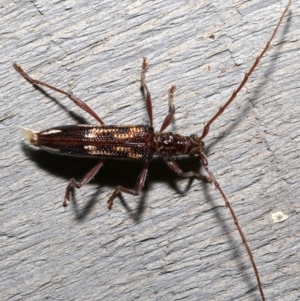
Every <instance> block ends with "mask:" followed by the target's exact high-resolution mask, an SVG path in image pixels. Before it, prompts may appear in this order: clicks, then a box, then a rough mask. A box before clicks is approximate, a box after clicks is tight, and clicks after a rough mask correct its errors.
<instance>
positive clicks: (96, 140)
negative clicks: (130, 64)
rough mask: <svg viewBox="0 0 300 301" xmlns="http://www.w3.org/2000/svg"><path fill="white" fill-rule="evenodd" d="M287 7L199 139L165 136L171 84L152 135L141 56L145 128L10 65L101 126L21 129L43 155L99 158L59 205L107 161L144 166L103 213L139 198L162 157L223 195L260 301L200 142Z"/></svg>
mask: <svg viewBox="0 0 300 301" xmlns="http://www.w3.org/2000/svg"><path fill="white" fill-rule="evenodd" d="M290 4H291V0H289V2H288V4H287V6H286V8H285V10H284V11H283V13H282V15H281V17H280V19H279V21H278V23H277V25H276V27H275V29H274V31H273V34H272V36H271V38H270V39H269V41H268V42H267V44H266V45H265V47H264V49H263V50H262V52H261V53H260V55H259V56H258V57H257V58H256V60H255V62H254V64H253V65H252V67H251V68H250V69H249V71H248V72H246V74H245V76H244V79H243V80H242V81H241V83H240V84H239V86H238V87H237V89H236V90H235V91H234V92H233V93H232V95H231V97H230V98H229V99H228V100H227V102H226V103H225V104H224V105H223V106H222V107H220V109H219V110H218V111H217V112H216V113H215V115H213V117H212V118H211V119H210V120H209V121H208V122H207V124H206V125H205V126H204V129H203V132H202V135H201V136H197V135H196V134H192V135H191V136H190V137H186V136H181V135H179V134H174V133H172V132H164V130H165V129H166V128H167V127H168V126H169V125H170V123H171V121H172V119H173V116H174V113H175V106H174V104H173V95H174V90H175V86H172V87H171V88H170V89H169V106H170V111H169V113H168V115H167V116H166V117H165V119H164V121H163V124H162V126H161V128H160V130H159V132H155V131H154V128H153V117H152V102H151V94H150V92H149V89H148V86H147V84H146V79H145V73H146V70H147V67H148V63H147V60H146V58H143V63H142V71H141V85H142V87H143V89H144V91H145V92H146V93H145V94H146V95H145V102H146V109H147V113H148V117H149V123H150V125H105V124H104V122H103V121H102V119H101V118H100V117H99V116H98V115H97V114H96V113H95V112H94V110H92V109H91V108H90V107H89V106H88V105H87V104H86V103H85V102H83V101H82V100H80V99H79V98H77V97H75V96H74V95H73V94H71V93H69V92H65V91H63V90H60V89H58V88H55V87H54V86H51V85H49V84H47V83H45V82H42V81H39V80H36V79H33V78H32V77H30V76H29V75H28V74H27V73H26V72H25V71H24V70H23V69H22V67H21V66H20V65H18V64H17V63H14V64H13V66H14V68H15V69H16V71H18V72H19V73H20V74H21V75H22V76H23V77H24V78H25V79H26V80H28V81H29V82H30V83H32V84H33V85H36V86H39V85H40V86H45V87H47V88H50V89H52V90H54V91H57V92H59V93H62V94H64V95H66V96H68V98H69V99H70V100H72V101H73V102H74V103H75V104H76V105H77V106H79V107H80V108H81V109H83V110H84V111H86V112H87V113H89V114H90V115H91V116H92V117H94V118H95V119H96V120H97V121H98V122H99V123H100V125H67V126H60V127H53V128H50V129H47V130H44V131H42V132H39V133H36V132H34V131H32V130H29V129H23V134H24V137H25V140H26V141H27V142H28V143H29V144H31V145H34V146H36V147H39V148H41V149H44V150H46V151H49V152H52V153H55V154H60V155H68V156H79V157H91V158H99V159H100V160H99V162H98V163H97V165H96V166H95V167H94V168H93V169H92V170H91V171H90V172H89V173H88V174H87V175H86V176H85V177H84V178H83V179H82V180H81V181H80V182H77V181H76V180H75V179H74V178H72V179H71V180H70V183H69V185H68V186H67V189H66V194H65V198H64V202H63V205H64V206H67V205H68V202H69V201H70V196H71V192H72V190H73V188H74V187H76V188H80V187H81V186H83V185H84V184H86V183H88V182H89V181H90V180H91V179H92V178H93V177H94V176H95V175H96V173H97V172H98V171H99V169H100V168H101V167H102V166H103V164H104V161H105V160H106V159H121V160H133V161H142V162H143V168H142V171H141V173H140V175H139V176H138V178H137V182H136V186H135V189H134V190H130V189H127V188H124V187H122V186H117V188H116V189H115V190H114V192H113V193H112V195H111V197H110V198H109V200H108V209H111V208H112V206H113V201H114V198H115V197H116V196H117V195H118V194H119V193H121V192H123V193H127V194H131V195H139V193H140V191H141V190H142V188H143V186H144V183H145V179H146V176H147V172H148V165H149V161H150V160H151V158H152V157H153V155H161V156H163V158H164V160H165V161H166V163H167V165H168V166H169V167H170V169H172V170H173V171H174V172H175V173H177V174H178V175H179V176H181V177H186V178H192V177H194V178H197V179H199V180H202V181H204V182H207V183H214V185H215V187H216V189H217V190H218V191H219V192H220V194H221V195H222V197H223V199H224V201H225V204H226V206H227V207H228V209H229V211H230V214H231V216H232V218H233V221H234V224H235V225H236V228H237V230H238V232H239V234H240V237H241V239H242V242H243V244H244V245H245V248H246V250H247V253H248V256H249V258H250V261H251V264H252V266H253V269H254V273H255V276H256V280H257V284H258V288H259V291H260V295H261V298H262V300H265V297H264V293H263V288H262V284H261V281H260V277H259V274H258V270H257V267H256V264H255V262H254V259H253V255H252V252H251V250H250V248H249V246H248V243H247V241H246V238H245V235H244V233H243V231H242V229H241V227H240V225H239V223H238V220H237V217H236V215H235V213H234V211H233V208H232V206H231V205H230V203H229V201H228V199H227V197H226V195H225V193H224V191H223V189H222V188H221V186H220V184H219V183H218V181H217V180H216V178H215V177H214V175H213V173H212V172H211V171H210V169H209V168H208V161H207V158H206V156H205V154H204V149H205V145H204V142H203V139H204V138H205V137H206V136H207V134H208V133H209V129H210V126H211V124H212V123H213V122H214V121H215V120H216V119H217V118H218V117H219V116H220V115H221V114H222V113H223V112H224V110H225V109H226V108H227V107H228V106H229V105H230V103H231V102H232V101H233V100H234V99H235V97H236V96H237V94H238V93H239V91H240V90H241V89H242V87H243V86H244V85H245V83H246V82H247V80H248V78H249V76H250V75H251V74H252V72H253V71H254V69H255V68H256V66H257V65H258V63H259V61H260V59H261V58H262V56H263V55H264V54H265V52H266V51H267V49H268V48H269V46H270V43H271V42H272V40H273V38H274V36H275V34H276V32H277V30H278V28H279V26H280V24H281V22H282V20H283V17H284V15H285V13H286V12H287V10H288V8H289V6H290ZM178 155H192V156H196V157H199V159H200V161H201V164H202V165H203V167H204V169H205V170H206V172H207V173H208V176H205V175H201V174H200V173H196V172H193V171H189V172H183V171H182V170H181V168H180V167H179V166H178V165H177V163H176V162H175V161H174V159H173V158H172V157H173V156H178Z"/></svg>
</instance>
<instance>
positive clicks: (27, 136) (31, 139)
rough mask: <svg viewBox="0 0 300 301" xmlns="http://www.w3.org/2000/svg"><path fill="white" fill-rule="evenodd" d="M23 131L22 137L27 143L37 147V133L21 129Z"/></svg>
mask: <svg viewBox="0 0 300 301" xmlns="http://www.w3.org/2000/svg"><path fill="white" fill-rule="evenodd" d="M21 130H22V135H23V138H24V140H25V142H26V143H28V144H31V145H36V143H37V135H36V132H34V131H32V130H30V129H26V128H23V127H22V128H21Z"/></svg>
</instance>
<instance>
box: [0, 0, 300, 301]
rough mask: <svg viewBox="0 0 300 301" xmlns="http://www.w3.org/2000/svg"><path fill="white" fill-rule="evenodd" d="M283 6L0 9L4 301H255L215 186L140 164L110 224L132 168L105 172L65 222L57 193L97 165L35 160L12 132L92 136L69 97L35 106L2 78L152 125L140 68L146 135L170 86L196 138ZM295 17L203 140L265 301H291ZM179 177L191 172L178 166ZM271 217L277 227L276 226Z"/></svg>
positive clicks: (299, 36)
mask: <svg viewBox="0 0 300 301" xmlns="http://www.w3.org/2000/svg"><path fill="white" fill-rule="evenodd" d="M286 3H287V1H286V0H283V1H277V0H274V1H266V0H251V1H244V0H239V1H237V0H235V1H231V0H230V1H223V0H222V1H219V0H218V1H217V0H216V1H176V2H175V1H15V2H11V1H2V5H1V20H0V22H1V48H0V60H1V72H0V73H1V74H0V76H1V84H0V86H1V92H0V93H1V105H0V109H1V114H0V119H1V123H0V135H1V136H0V139H1V158H0V159H1V161H0V162H1V167H0V168H1V173H0V178H1V179H0V181H1V182H0V185H1V216H0V219H1V220H0V223H1V230H0V231H1V266H0V273H1V281H0V295H1V300H10V301H14V300H126V301H127V300H128V301H129V300H189V301H191V300H260V297H259V292H258V290H257V285H256V280H255V277H254V274H253V270H252V267H251V266H250V262H249V259H248V257H247V255H246V252H245V249H244V247H243V246H242V244H241V241H240V237H239V235H238V233H237V231H236V229H235V227H234V225H233V221H232V219H231V217H230V215H229V212H228V210H227V209H226V208H225V206H224V202H223V200H222V198H221V197H220V195H219V194H218V193H217V191H215V189H214V187H213V185H206V184H203V183H199V182H198V181H193V182H192V183H191V185H190V186H188V185H187V184H188V183H187V181H186V180H182V179H179V178H178V177H177V176H176V175H173V174H172V172H171V171H170V170H168V168H167V166H166V165H165V164H164V162H163V161H162V160H161V159H155V160H153V162H151V167H150V171H149V176H148V180H147V184H146V187H145V189H144V190H143V192H142V194H141V196H140V197H130V196H128V195H126V196H124V198H123V202H120V201H119V199H117V200H116V202H115V206H114V208H113V210H111V211H108V210H107V207H106V201H107V199H108V197H109V195H110V194H111V192H112V190H113V188H114V187H115V186H116V185H117V184H122V185H125V186H128V187H133V186H134V183H135V180H136V176H137V175H138V173H139V168H140V165H139V164H132V163H128V162H107V163H106V164H105V167H104V168H103V170H101V172H100V173H99V175H98V176H97V177H96V178H95V180H94V181H93V182H92V183H91V184H89V185H87V186H86V187H83V188H82V189H80V190H79V191H76V197H75V199H76V204H74V203H73V204H70V206H69V207H68V208H67V209H65V208H63V207H62V200H63V195H64V192H65V187H66V185H67V183H68V181H69V179H70V178H71V177H72V176H75V177H76V178H77V179H79V178H80V177H81V176H82V175H84V174H85V173H86V172H88V170H89V169H90V168H91V167H92V166H93V164H95V162H94V161H91V160H81V159H74V158H67V157H60V156H55V155H50V154H47V153H44V152H41V151H36V150H32V149H30V148H29V147H26V146H25V145H24V143H22V142H21V134H20V126H25V127H29V128H32V129H34V130H42V129H45V128H47V127H51V126H58V125H65V124H72V123H73V124H74V123H82V122H89V123H93V122H94V120H93V119H92V118H91V117H90V116H88V115H87V114H86V113H84V112H82V111H81V110H80V109H79V108H78V107H76V106H75V105H74V104H73V103H71V102H70V101H69V100H68V99H66V98H65V97H62V96H61V95H59V94H57V93H53V92H51V91H49V90H44V92H40V91H38V90H37V89H35V88H34V87H33V86H32V85H31V84H29V83H28V82H26V81H25V80H24V79H23V78H22V77H21V76H20V75H19V74H17V73H16V72H15V70H14V69H13V67H12V62H13V61H17V62H18V63H20V64H21V65H22V66H23V67H24V68H25V69H26V70H27V71H29V72H30V74H31V75H32V76H34V77H36V78H39V79H41V80H44V81H46V82H49V83H51V84H53V85H56V86H58V87H60V88H62V89H65V90H68V91H72V92H73V93H74V94H75V95H76V96H78V97H80V98H81V99H83V100H85V101H87V103H88V104H89V105H90V106H91V107H92V108H94V109H95V110H96V112H98V113H99V115H100V116H101V118H103V120H104V121H105V122H106V123H107V124H122V123H123V124H136V123H145V122H147V115H146V111H145V108H144V102H143V98H142V94H141V91H140V82H139V73H140V67H141V62H142V57H144V56H146V57H147V58H148V60H149V63H150V67H149V71H148V73H147V82H148V85H149V88H150V90H151V92H152V97H153V110H154V122H155V126H156V128H157V129H159V127H160V125H161V123H162V121H163V118H164V117H165V115H166V113H167V89H168V87H170V85H171V84H175V85H176V86H177V91H176V95H175V104H176V107H177V112H176V118H175V121H174V123H173V125H172V127H171V128H172V130H174V131H178V132H180V133H181V134H186V135H189V134H192V133H198V134H200V133H201V131H202V128H203V125H204V123H205V122H206V121H207V120H208V119H209V118H210V116H212V114H213V113H214V112H216V110H217V109H218V108H219V106H220V105H221V104H223V103H224V101H225V100H226V99H227V98H228V97H229V95H230V94H231V93H232V91H233V89H235V87H236V86H237V84H238V83H239V81H240V80H241V79H242V77H243V75H244V73H245V72H246V70H247V69H249V67H250V66H251V64H252V63H253V61H254V59H255V58H256V56H257V55H258V54H259V52H260V51H261V49H262V47H263V46H264V44H265V43H266V41H267V40H268V39H269V37H270V35H271V33H272V31H273V28H274V26H275V24H276V22H277V21H278V18H279V16H280V14H281V12H282V11H283V9H284V6H285V5H286ZM299 24H300V2H299V1H293V3H292V6H291V8H290V11H289V13H288V15H287V17H286V18H285V20H284V22H283V25H282V26H281V28H280V30H279V32H278V35H277V36H276V38H275V41H274V42H273V44H272V46H271V48H270V50H269V52H268V53H267V55H266V56H265V57H264V58H263V60H262V61H261V63H260V65H259V68H258V70H257V71H255V73H254V74H253V76H252V77H251V78H250V80H249V82H248V83H247V85H246V87H245V88H244V89H243V90H242V92H241V93H240V95H239V96H238V98H237V99H236V100H235V102H234V103H233V104H232V105H231V107H230V108H228V110H227V111H226V112H225V113H224V114H223V115H222V117H221V118H220V119H219V120H218V121H217V122H216V123H215V124H214V125H213V126H212V128H211V132H210V134H209V135H208V137H207V139H206V140H205V141H206V144H207V155H208V159H209V164H210V168H211V170H212V171H213V172H214V173H215V175H216V177H217V179H218V180H219V182H220V183H221V185H222V187H223V189H224V191H225V192H226V194H227V195H228V197H229V200H230V201H231V203H232V205H233V207H234V209H235V211H236V214H237V216H238V218H239V220H240V224H241V226H242V228H243V230H244V232H245V234H246V237H247V239H248V242H249V244H250V246H251V249H252V251H253V253H254V257H255V260H256V263H257V266H258V269H259V272H260V275H261V279H262V282H263V286H264V290H265V294H266V300H270V301H271V300H272V301H273V300H281V301H282V300H287V301H291V300H299V299H300V291H299V283H300V273H299V270H300V263H299V262H300V256H299V247H300V205H299V204H300V203H299V201H300V200H299V194H300V190H299V186H300V180H299V168H300V158H299V154H300V153H299V151H300V150H299V148H300V143H299V141H300V118H299V116H300V105H299V96H300V88H299V86H300V84H299V70H300V59H299V48H300V26H299ZM178 161H179V163H180V165H181V166H182V168H183V169H184V170H189V169H190V168H191V166H194V168H195V165H196V164H197V161H195V160H192V159H190V158H180V159H179V160H178ZM278 211H282V212H283V213H284V214H286V215H288V217H289V218H288V219H287V220H285V221H283V222H281V223H274V222H273V220H272V217H271V215H272V214H273V213H276V212H278Z"/></svg>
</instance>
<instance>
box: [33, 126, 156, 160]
mask: <svg viewBox="0 0 300 301" xmlns="http://www.w3.org/2000/svg"><path fill="white" fill-rule="evenodd" d="M153 136H154V130H153V128H152V127H150V126H145V125H125V126H114V125H105V126H95V125H76V126H74V125H70V126H61V127H56V128H50V129H47V130H45V131H42V132H40V133H36V141H34V142H33V143H32V144H34V145H36V146H38V147H40V148H42V149H45V150H47V151H50V152H54V153H57V154H62V155H69V156H80V157H94V158H95V157H96V158H112V159H123V160H139V161H143V160H150V159H151V158H152V156H153V153H154V152H155V150H154V148H153V143H152V141H153Z"/></svg>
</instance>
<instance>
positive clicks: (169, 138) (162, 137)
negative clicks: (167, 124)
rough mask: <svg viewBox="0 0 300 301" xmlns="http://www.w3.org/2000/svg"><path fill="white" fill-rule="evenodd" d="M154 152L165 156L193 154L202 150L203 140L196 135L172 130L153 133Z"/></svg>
mask: <svg viewBox="0 0 300 301" xmlns="http://www.w3.org/2000/svg"><path fill="white" fill-rule="evenodd" d="M153 142H154V148H155V153H156V154H160V155H166V156H180V155H190V154H191V155H194V156H199V155H200V153H202V152H203V151H204V142H203V141H202V140H200V138H199V137H198V136H197V135H194V134H193V135H191V136H190V137H187V136H181V135H179V134H175V133H172V132H168V133H155V136H154V141H153Z"/></svg>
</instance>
